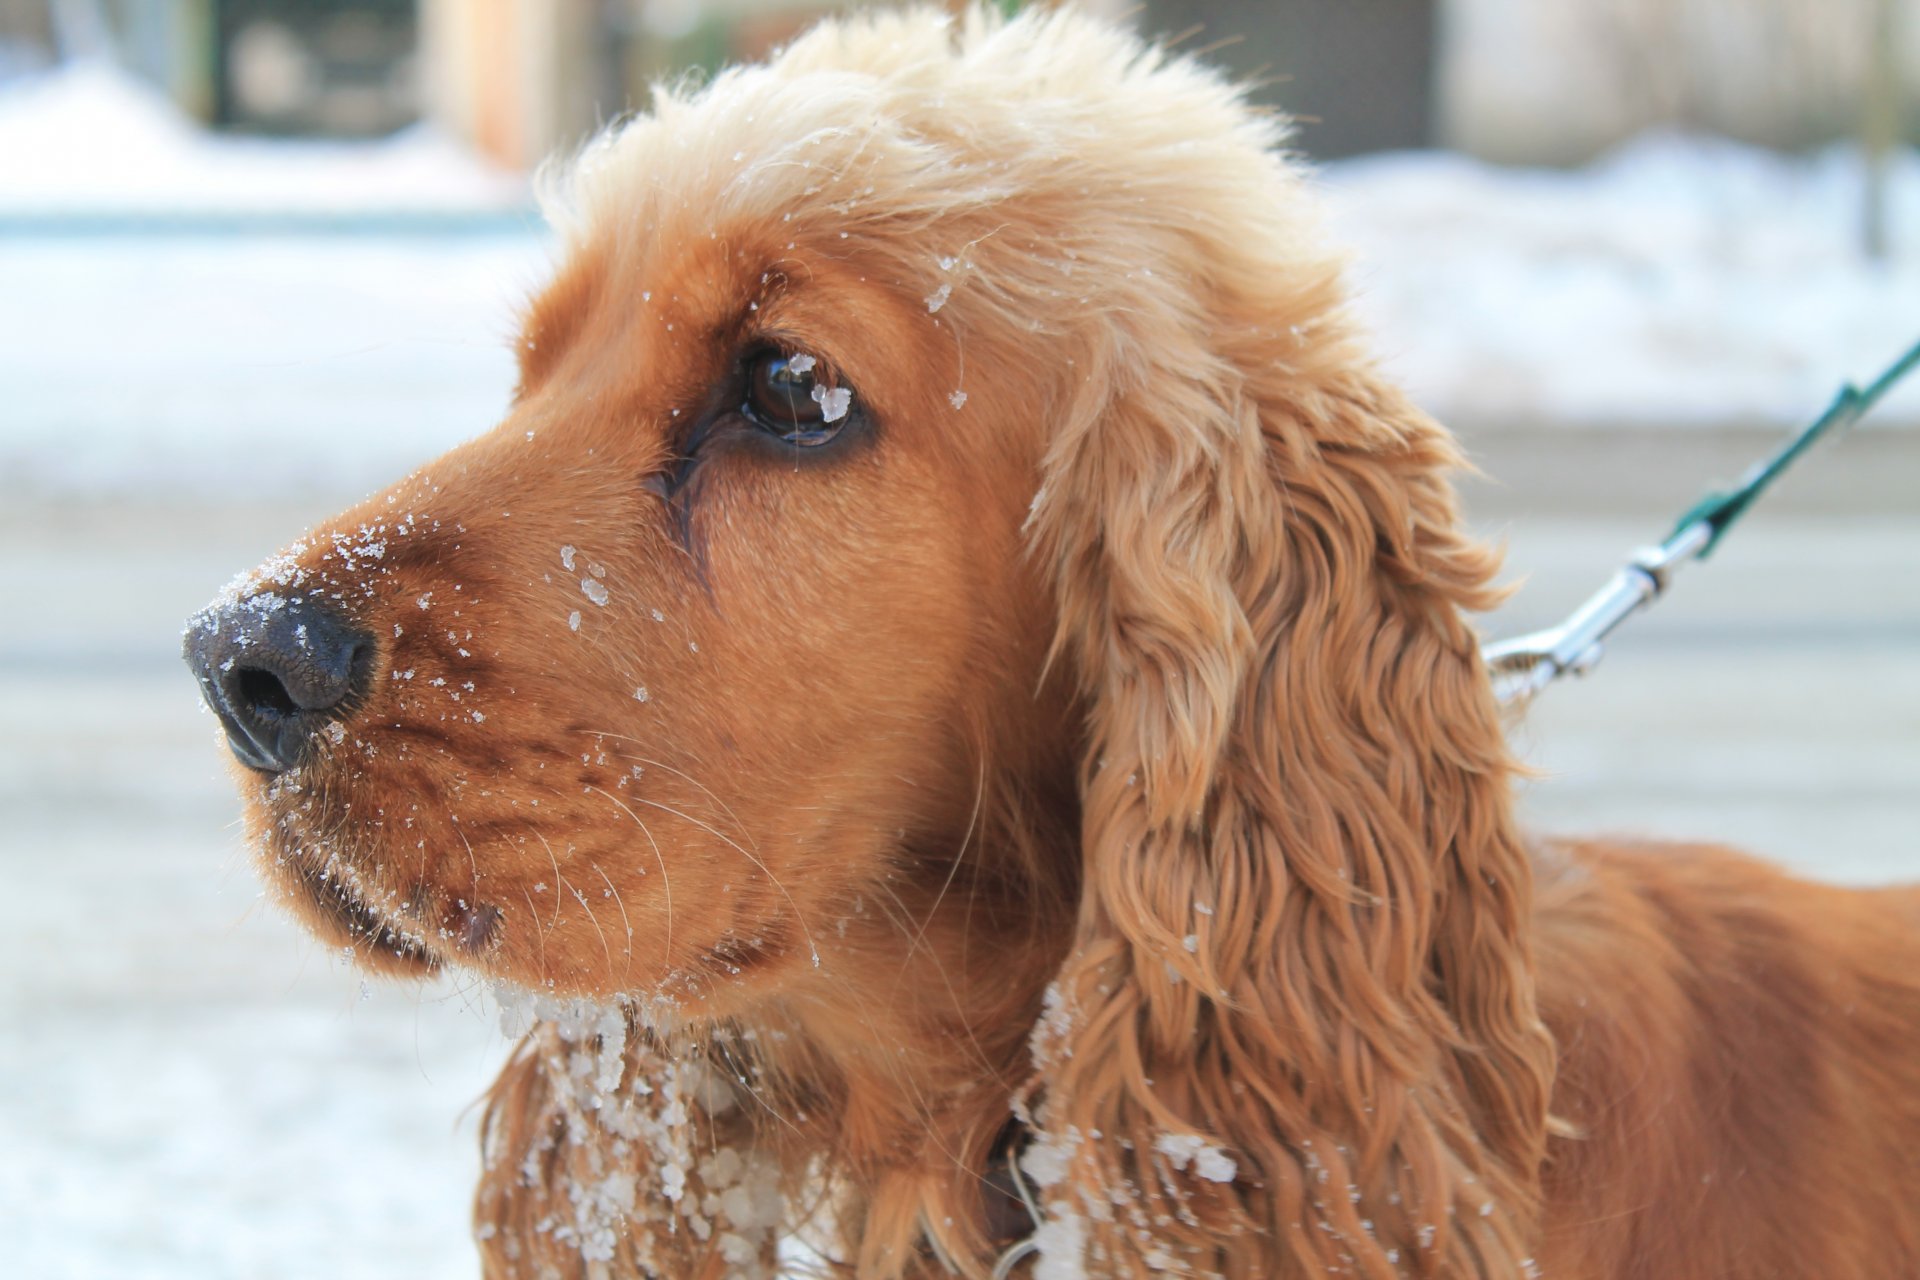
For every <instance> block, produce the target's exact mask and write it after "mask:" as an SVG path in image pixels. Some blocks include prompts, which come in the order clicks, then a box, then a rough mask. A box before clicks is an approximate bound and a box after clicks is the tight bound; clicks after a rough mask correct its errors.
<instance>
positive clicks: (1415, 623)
mask: <svg viewBox="0 0 1920 1280" xmlns="http://www.w3.org/2000/svg"><path fill="white" fill-rule="evenodd" d="M1283 134H1284V123H1283V122H1282V121H1280V120H1278V119H1277V118H1275V117H1273V116H1271V115H1268V114H1263V113H1261V112H1259V111H1257V110H1255V109H1254V108H1252V107H1250V106H1249V105H1248V104H1247V103H1246V101H1245V100H1244V99H1243V96H1242V94H1241V92H1240V90H1239V89H1237V88H1236V87H1234V86H1232V85H1231V84H1229V83H1227V82H1226V81H1225V80H1224V79H1222V78H1221V77H1220V76H1218V75H1217V74H1216V73H1214V72H1212V71H1210V70H1208V69H1207V68H1205V67H1203V66H1201V65H1200V64H1198V63H1197V62H1195V61H1193V60H1191V59H1188V58H1185V57H1181V56H1175V55H1173V54H1170V53H1167V52H1165V51H1162V50H1159V49H1156V48H1152V47H1148V46H1146V45H1143V44H1142V43H1140V42H1138V41H1137V40H1136V39H1135V38H1134V37H1133V36H1131V35H1129V34H1126V33H1124V32H1123V31H1121V30H1118V29H1115V28H1112V27H1108V26H1105V25H1102V24H1100V23H1098V22H1096V21H1093V20H1091V19H1088V18H1085V17H1079V16H1075V15H1073V14H1071V13H1066V12H1033V13H1029V14H1027V15H1026V16H1021V17H1018V18H1015V19H1012V20H1002V19H1000V18H999V17H996V16H994V15H992V14H990V13H986V12H973V13H970V14H968V15H966V16H964V17H962V18H960V19H958V20H953V19H950V18H948V17H947V16H946V15H944V14H940V13H937V12H919V11H914V12H907V13H902V14H889V15H880V16H865V17H860V18H854V19H846V20H840V21H830V22H827V23H825V24H823V25H821V26H819V27H817V28H815V29H813V30H812V31H811V32H810V33H809V34H806V35H804V36H803V37H801V38H800V39H798V40H797V41H796V42H795V43H793V44H792V45H791V46H790V47H788V48H786V49H785V50H784V51H782V52H780V53H779V54H778V55H777V56H775V57H774V58H773V59H772V61H771V62H769V63H768V64H766V65H761V66H753V67H747V68H740V69H733V70H728V71H725V72H722V73H720V74H719V75H718V76H716V77H715V78H714V79H713V80H712V82H711V83H710V84H708V85H706V86H705V87H693V88H679V89H669V90H664V91H662V93H661V94H660V95H659V97H658V99H657V101H656V103H655V105H654V106H653V108H652V110H651V111H649V112H648V113H646V114H643V115H640V116H638V117H636V118H634V119H631V120H629V121H627V122H625V123H623V124H620V125H617V126H615V127H614V128H612V129H610V130H609V131H608V132H607V133H606V134H605V135H604V136H602V137H601V138H600V139H599V140H598V141H597V142H595V143H593V144H591V145H590V146H589V147H588V148H587V149H586V150H585V151H584V152H583V153H582V154H581V155H580V156H579V158H578V160H577V162H576V163H574V164H572V165H571V166H569V167H568V168H567V169H566V171H565V172H564V173H563V174H562V176H561V177H560V178H559V179H558V180H557V181H555V182H554V183H553V184H552V189H551V190H550V191H549V193H548V197H547V200H548V205H549V209H550V212H551V216H552V218H553V220H554V222H555V224H556V226H557V229H558V232H559V236H560V239H561V242H562V244H563V245H564V256H563V259H562V261H561V263H560V265H559V267H558V271H557V274H556V276H555V277H554V279H553V281H552V283H551V284H550V285H548V286H547V287H546V289H545V291H544V292H543V293H541V294H540V295H539V297H538V299H537V300H536V301H534V302H533V303H532V305H531V307H530V309H529V310H528V312H527V314H526V317H525V322H524V327H523V330H522V333H521V336H520V338H519V341H518V347H517V355H518V358H519V370H520V376H519V383H518V388H517V390H516V392H515V394H514V398H513V402H512V405H511V407H510V409H509V410H508V412H507V414H506V417H505V419H504V421H503V422H502V423H501V424H500V425H499V426H498V427H496V428H494V429H493V430H492V431H491V432H490V433H488V434H486V435H483V436H481V437H479V438H478V439H476V440H474V441H472V442H470V443H468V444H466V445H463V446H461V447H459V448H457V449H455V450H453V451H452V452H451V453H449V454H447V455H446V456H445V457H443V458H441V459H439V460H438V461H436V462H433V463H432V464H430V465H428V466H427V467H426V469H425V470H423V471H421V472H420V473H418V474H416V475H414V476H411V477H408V478H406V479H404V480H402V481H400V482H399V483H398V484H397V485H395V486H394V487H393V488H392V489H391V490H389V491H387V492H385V493H383V494H380V495H378V496H376V497H374V498H372V499H371V500H369V501H368V502H366V503H365V504H363V505H361V506H359V507H356V508H354V509H353V510H350V511H348V512H346V513H345V514H344V515H342V516H340V517H339V518H338V519H337V520H336V521H335V522H333V523H332V524H331V525H330V526H328V527H326V528H325V529H323V530H322V531H320V532H317V533H315V534H311V535H309V536H307V537H306V538H304V539H303V540H301V541H299V542H296V543H295V544H293V546H292V547H291V548H290V549H289V550H287V551H286V552H284V553H282V554H281V555H279V556H277V557H275V558H274V559H273V560H271V561H269V562H268V563H266V564H265V565H263V566H261V567H260V568H258V569H256V570H254V571H252V572H251V573H249V574H246V575H243V577H242V578H241V579H240V580H238V581H237V582H236V583H235V584H234V585H233V586H232V587H230V588H229V589H228V590H227V591H226V592H225V593H224V594H223V595H222V596H221V597H220V598H219V599H218V600H217V601H216V602H215V603H214V604H213V605H212V606H210V607H209V608H208V609H207V610H206V611H205V612H203V613H202V614H200V615H198V616H197V617H196V618H195V619H194V620H193V621H192V622H191V623H190V624H189V628H188V632H187V636H186V644H185V647H186V652H187V657H188V659H189V661H190V663H191V665H192V666H193V668H194V671H195V673H196V675H197V678H198V680H199V682H200V684H201V686H202V688H203V690H204V692H205V695H206V697H207V699H208V701H209V702H210V703H211V705H212V706H213V708H214V710H215V711H216V712H217V713H218V718H219V720H220V722H221V725H222V727H223V730H224V732H225V735H226V738H227V740H228V744H229V746H230V747H231V750H232V754H233V755H234V757H235V761H236V769H235V772H236V775H237V777H238V780H239V785H240V788H241V792H242V795H243V797H244V799H245V808H246V825H247V829H248V832H249V834H250V837H251V838H252V839H253V840H254V841H255V842H256V843H257V845H258V847H259V849H260V851H261V859H260V865H261V868H262V871H263V874H264V875H265V877H266V879H267V880H268V882H269V883H270V884H271V885H272V886H273V887H274V888H275V890H276V891H277V893H278V895H279V897H280V898H282V899H283V900H284V902H285V903H286V905H287V906H288V907H289V908H290V909H291V910H292V911H293V912H294V913H295V914H296V915H297V916H299V917H300V918H301V919H302V920H303V921H305V923H306V924H307V925H308V927H310V928H311V929H312V930H313V931H314V932H315V933H316V934H317V935H318V936H319V937H321V938H322V939H325V940H326V941H328V942H329V943H331V944H332V945H335V946H346V947H351V948H352V949H353V951H354V952H355V954H356V955H357V956H358V957H359V959H360V960H361V962H362V963H364V964H365V965H366V966H367V967H369V968H371V969H374V970H379V971H383V972H386V973H389V974H393V975H398V976H403V977H405V976H415V977H417V976H425V975H429V974H432V973H435V972H436V971H439V970H442V969H448V968H456V969H458V970H459V971H461V972H463V973H466V974H470V975H478V976H480V977H483V978H485V979H488V980H490V981H492V982H493V983H495V984H497V986H498V988H499V990H500V991H501V992H502V993H503V995H502V999H503V1003H504V1004H505V1006H506V1012H507V1016H508V1017H509V1018H510V1019H515V1020H517V1021H518V1023H519V1025H520V1026H521V1027H522V1028H524V1038H523V1040H522V1041H521V1042H520V1044H519V1046H518V1048H517V1050H516V1051H515V1053H514V1054H513V1056H512V1058H511V1059H510V1061H509V1062H508V1064H507V1066H506V1067H505V1069H504V1072H503V1074H502V1076H501V1078H500V1080H499V1081H498V1083H497V1084H496V1085H495V1086H494V1088H493V1089H492V1091H491V1093H490V1095H489V1098H488V1101H487V1107H486V1112H485V1119H484V1122H483V1125H482V1130H483V1133H482V1142H483V1148H484V1157H485V1159H484V1174H483V1177H482V1183H481V1186H480V1188H479V1191H478V1195H477V1199H476V1210H475V1218H476V1231H475V1235H476V1239H477V1241H478V1243H479V1247H480V1250H481V1254H482V1258H483V1265H484V1269H485V1272H486V1274H487V1275H489V1276H494V1277H522V1276H525V1277H534V1276H553V1275H565V1276H667V1277H719V1276H731V1275H739V1276H757V1275H768V1274H774V1273H776V1272H778V1271H780V1270H781V1269H782V1268H787V1267H793V1268H802V1269H804V1268H808V1267H810V1268H813V1269H814V1270H816V1271H821V1272H825V1273H828V1274H848V1275H854V1276H860V1277H930V1276H938V1275H962V1276H969V1277H986V1276H990V1275H1008V1274H1030V1275H1032V1276H1034V1277H1038V1278H1040V1280H1064V1278H1072V1277H1083V1276H1091V1277H1134V1276H1143V1275H1150V1274H1159V1273H1166V1274H1174V1275H1195V1276H1202V1275H1217V1276H1226V1277H1234V1278H1236V1280H1251V1278H1254V1277H1262V1278H1278V1277H1322V1276H1333V1275H1351V1276H1364V1277H1373V1278H1376V1280H1377V1278H1380V1277H1388V1276H1402V1275H1405V1276H1420V1277H1444V1278H1447V1280H1458V1278H1464V1277H1476V1278H1485V1280H1493V1278H1500V1280H1506V1278H1509V1277H1521V1276H1535V1275H1538V1276H1546V1277H1552V1278H1553V1280H1602V1278H1607V1280H1623V1278H1631V1277H1661V1278H1663V1280H1693V1278H1699V1280H1705V1278H1706V1277H1715V1278H1716V1280H1733V1278H1747V1280H1759V1278H1760V1277H1821V1278H1823V1280H1833V1278H1837V1277H1861V1278H1863V1280H1864V1278H1867V1277H1874V1278H1890V1277H1896V1276H1916V1275H1920V1194H1917V1193H1920V942H1916V926H1920V894H1916V892H1915V891H1914V890H1912V889H1897V890H1896V889H1888V890H1880V891H1871V892H1863V891H1849V890H1842V889H1838V888H1830V887H1824V886H1820V885H1816V884H1809V883H1804V882H1801V881H1796V880H1793V879H1790V878H1788V877H1786V876H1785V875H1783V874H1781V873H1779V872H1776V871H1774V870H1771V869H1768V868H1767V867H1764V866H1762V865H1760V864H1758V863H1756V862H1753V861H1750V860H1748V859H1746V858H1744V857H1742V856H1740V855H1738V854H1735V853H1732V852H1729V851H1725V850H1721V849H1716V848H1711V847H1692V846H1688V847H1672V846H1656V845H1651V844H1648V845H1633V844H1623V843H1611V844H1601V843H1579V842H1558V843H1556V842H1550V841H1537V840H1533V839H1531V838H1530V837H1529V836H1528V835H1527V834H1525V833H1524V832H1522V830H1521V829H1520V827H1519V826H1518V824H1517V822H1516V819H1515V814H1514V800H1513V796H1512V784H1513V781H1514V778H1515V775H1516V770H1517V765H1516V762H1515V759H1514V757H1513V755H1512V753H1511V751H1510V749H1509V746H1508V744H1507V741H1506V738H1505V736H1504V733H1503V725H1502V719H1501V713H1500V709H1499V708H1498V707H1497V706H1496V703H1495V699H1494V697H1493V694H1492V692H1491V690H1490V686H1489V681H1488V676H1487V673H1486V671H1485V670H1484V668H1483V664H1482V662H1481V659H1480V654H1479V644H1478V638H1477V636H1476V634H1475V632H1474V630H1473V629H1472V627H1471V625H1470V623H1469V617H1470V615H1472V614H1475V613H1477V612H1480V611H1484V610H1486V609H1487V608H1489V607H1490V606H1492V605H1493V604H1494V603H1495V602H1496V600H1497V599H1498V595H1499V592H1498V588H1497V587H1496V586H1495V585H1494V583H1493V578H1494V575H1495V572H1496V569H1497V562H1496V558H1495V556H1494V555H1493V554H1492V553H1491V552H1490V551H1489V550H1488V549H1487V548H1486V547H1484V546H1482V545H1480V544H1478V543H1477V542H1476V541H1474V540H1473V539H1472V538H1471V537H1469V536H1468V535H1467V534H1466V533H1465V532H1464V531H1463V529H1462V526H1461V521H1460V518H1459V514H1458V511H1457V507H1456V502H1455V497H1454V494H1453V490H1452V487H1451V481H1450V479H1449V477H1450V475H1451V473H1452V472H1453V471H1454V470H1455V469H1456V468H1457V467H1458V466H1459V464H1460V458H1459V455H1458V453H1457V451H1456V448H1455V446H1454V444H1453V442H1452V441H1451V439H1450V437H1449V436H1448V435H1447V434H1446V433H1445V432H1444V431H1443V430H1442V429H1441V428H1440V427H1439V426H1437V425H1436V424H1435V423H1434V422H1432V421H1431V420H1429V419H1428V418H1426V417H1425V416H1423V415H1422V414H1421V413H1420V412H1419V411H1418V410H1416V409H1415V408H1414V407H1413V406H1412V405H1411V404H1410V403H1409V402H1408V401H1407V400H1406V399H1405V398H1404V397H1403V396H1402V394H1401V393H1400V392H1399V391H1397V390H1396V389H1395V388H1394V387H1393V386H1392V385H1390V384H1389V383H1388V382H1387V381H1386V380H1385V379H1384V378H1383V377H1382V375H1381V374H1380V373H1379V372H1378V371H1377V370H1376V369H1375V367H1374V366H1373V365H1372V364H1371V363H1370V361H1369V359H1368V356H1367V353H1366V349H1365V345H1364V339H1363V337H1362V335H1361V334H1360V333H1359V332H1358V330H1357V327H1356V325H1355V324H1354V322H1353V321H1352V320H1351V319H1350V318H1349V317H1348V315H1347V312H1346V311H1345V309H1344V306H1343V288H1342V281H1341V271H1342V267H1341V259H1340V258H1339V256H1338V255H1337V253H1336V252H1334V251H1333V250H1332V249H1331V248H1329V247H1328V243H1327V241H1326V239H1325V238H1324V236H1323V234H1322V232H1321V230H1320V228H1319V226H1318V223H1317V219H1316V212H1315V205H1314V200H1313V197H1312V194H1311V190H1310V187H1309V185H1308V182H1307V180H1306V179H1305V178H1304V177H1303V175H1302V173H1301V171H1300V169H1299V168H1298V167H1297V166H1296V165H1295V164H1294V163H1292V162H1290V161H1289V160H1288V159H1287V158H1285V156H1284V155H1283V154H1282V153H1281V151H1280V150H1279V147H1280V145H1281V142H1282V138H1283Z"/></svg>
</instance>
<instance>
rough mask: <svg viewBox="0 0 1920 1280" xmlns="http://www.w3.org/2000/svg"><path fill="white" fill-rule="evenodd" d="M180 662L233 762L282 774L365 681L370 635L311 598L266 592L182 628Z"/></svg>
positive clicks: (346, 709) (362, 691) (360, 692)
mask: <svg viewBox="0 0 1920 1280" xmlns="http://www.w3.org/2000/svg"><path fill="white" fill-rule="evenodd" d="M181 647H182V649H183V650H184V651H185V655H186V659H187V665H188V666H189V667H192V668H193V674H194V677H195V678H196V679H198V680H199V682H200V692H201V693H202V694H203V695H204V696H205V697H206V699H207V705H208V706H210V707H212V708H213V712H214V714H215V715H217V716H219V717H220V724H221V726H222V727H223V728H225V729H226V731H227V745H228V746H230V747H232V748H233V754H234V755H235V756H236V757H238V758H239V760H240V763H241V764H244V765H246V766H248V767H249V768H253V769H260V770H263V771H265V772H267V773H284V772H286V771H287V770H288V769H291V768H293V766H294V765H296V764H298V763H299V762H300V759H301V757H302V755H304V754H305V752H306V750H307V748H308V746H309V745H310V744H311V743H312V741H313V737H314V734H315V732H316V731H318V730H319V728H320V727H321V726H322V725H324V724H328V723H331V722H334V721H337V720H339V719H341V718H342V717H343V716H344V715H346V714H349V713H351V711H352V710H353V708H354V706H355V704H357V703H358V702H359V701H360V700H361V699H362V698H364V697H365V696H366V692H367V687H368V685H369V683H370V682H371V680H372V669H373V651H374V645H373V637H372V636H371V635H369V634H368V633H367V632H366V631H363V630H361V629H360V628H359V627H356V626H355V625H354V624H353V623H351V622H349V621H348V620H347V619H345V618H343V617H341V616H340V615H339V614H338V613H337V612H335V611H334V610H333V609H332V608H330V607H329V606H327V605H326V604H325V603H323V602H322V601H319V600H316V599H314V598H313V597H312V596H294V597H291V598H289V597H285V596H280V595H275V594H272V593H266V594H262V595H256V596H249V597H247V598H246V599H242V600H235V601H231V602H229V603H226V604H219V605H214V606H211V607H209V608H207V609H205V610H203V611H201V612H200V613H198V614H196V615H194V617H193V619H192V620H191V621H189V622H188V623H187V631H186V637H185V641H184V643H183V644H182V646H181Z"/></svg>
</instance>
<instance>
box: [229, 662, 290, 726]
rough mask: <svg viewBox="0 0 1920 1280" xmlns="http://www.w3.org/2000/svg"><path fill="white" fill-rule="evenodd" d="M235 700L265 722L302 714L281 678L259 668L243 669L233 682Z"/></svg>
mask: <svg viewBox="0 0 1920 1280" xmlns="http://www.w3.org/2000/svg"><path fill="white" fill-rule="evenodd" d="M233 688H234V695H235V700H236V701H238V702H239V703H240V704H241V706H242V707H244V708H245V709H246V710H247V711H250V712H252V713H253V714H254V715H257V716H259V717H260V718H261V719H263V720H286V719H289V718H291V717H293V716H296V715H298V714H300V707H299V705H298V704H296V703H295V702H294V700H293V696H292V695H291V694H289V693H288V692H287V686H286V685H284V684H282V683H280V677H279V676H276V675H275V674H273V672H271V671H262V670H261V669H259V668H258V667H243V668H242V669H241V670H240V671H239V672H238V673H237V678H236V679H235V680H234V682H233Z"/></svg>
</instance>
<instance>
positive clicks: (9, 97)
mask: <svg viewBox="0 0 1920 1280" xmlns="http://www.w3.org/2000/svg"><path fill="white" fill-rule="evenodd" d="M0 164H4V171H5V174H6V178H5V181H4V182H0V218H7V217H13V218H19V217H22V216H31V217H34V218H54V217H61V216H74V217H86V218H99V217H102V216H103V215H119V216H143V217H152V216H157V215H166V216H175V217H177V216H179V215H182V214H190V213H206V212H213V213H219V214H223V215H229V216H230V215H233V214H271V213H296V214H300V215H302V216H307V217H311V216H314V215H316V214H336V215H337V214H345V213H362V212H377V213H389V214H391V213H425V212H432V213H451V212H465V213H473V212H510V211H513V210H518V209H522V208H525V207H526V206H527V204H528V199H529V197H528V191H527V184H526V181H525V180H524V179H523V178H522V177H520V176H519V175H517V174H513V173H507V172H504V171H501V170H497V169H493V168H491V167H489V166H487V165H486V164H485V163H483V162H482V161H480V160H479V159H478V158H476V157H475V156H473V155H472V154H471V153H469V152H467V151H466V150H464V149H463V148H461V147H460V146H458V145H457V144H455V143H454V142H452V141H451V140H449V139H447V138H445V137H443V136H442V135H440V134H439V133H437V132H435V131H434V130H432V129H430V128H427V127H424V126H420V127H415V128H412V129H408V130H404V131H402V132H401V133H398V134H395V135H394V136H393V137H391V138H388V139H386V140H384V141H380V142H292V141H286V140H280V139H265V138H241V137H233V136H223V135H218V134H211V133H208V132H206V131H204V130H202V129H200V128H199V127H198V126H197V125H196V124H195V123H194V122H193V121H191V120H189V119H187V118H186V117H185V116H183V115H182V114H181V113H180V112H179V111H178V110H177V109H176V108H175V107H174V106H173V104H172V103H171V102H170V101H168V100H167V98H166V97H165V96H164V95H163V94H161V93H159V92H158V91H157V90H154V89H152V88H149V87H148V86H146V85H145V84H142V83H141V82H139V81H137V80H134V79H132V78H130V77H128V76H127V75H125V74H124V73H122V72H120V71H118V70H117V69H115V68H113V67H112V66H110V65H107V64H103V63H78V64H73V65H70V66H67V67H64V68H61V69H60V70H58V71H55V72H51V73H49V74H47V75H43V76H37V77H34V78H32V79H29V80H26V81H23V82H19V83H17V84H15V85H12V86H9V87H7V88H6V89H0Z"/></svg>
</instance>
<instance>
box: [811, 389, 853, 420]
mask: <svg viewBox="0 0 1920 1280" xmlns="http://www.w3.org/2000/svg"><path fill="white" fill-rule="evenodd" d="M813 399H814V403H816V404H818V405H819V406H820V409H821V415H820V416H821V417H822V418H823V419H825V420H826V421H828V422H838V421H840V419H842V418H844V417H846V416H847V409H848V407H849V406H851V405H852V404H853V391H852V390H851V389H850V388H847V387H834V388H831V389H829V388H826V387H815V388H814V389H813Z"/></svg>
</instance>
